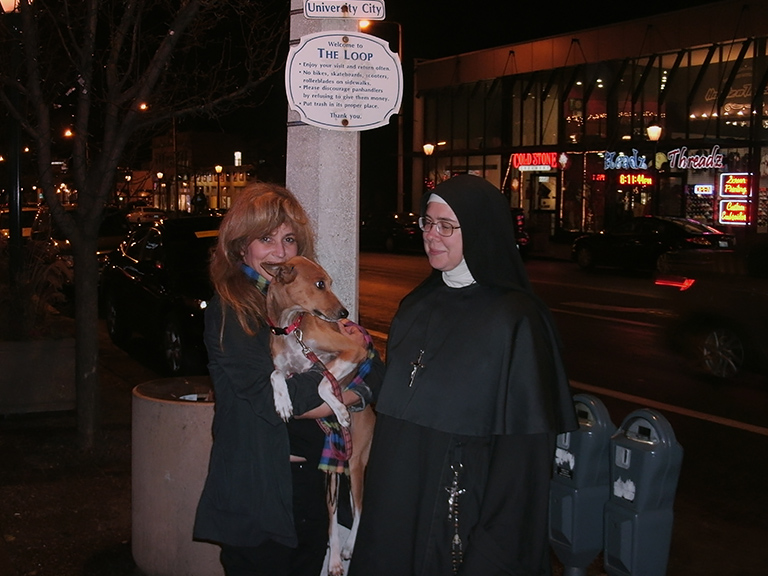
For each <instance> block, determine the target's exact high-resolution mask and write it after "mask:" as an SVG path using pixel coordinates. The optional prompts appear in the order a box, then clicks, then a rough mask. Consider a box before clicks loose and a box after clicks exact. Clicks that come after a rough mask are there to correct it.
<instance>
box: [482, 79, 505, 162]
mask: <svg viewBox="0 0 768 576" xmlns="http://www.w3.org/2000/svg"><path fill="white" fill-rule="evenodd" d="M502 94H503V90H502V83H501V82H493V83H492V84H491V85H490V87H489V89H488V93H487V96H486V98H485V123H484V126H485V142H486V147H488V148H495V147H497V146H501V144H502V141H503V140H502V135H501V134H502V110H501V102H502Z"/></svg>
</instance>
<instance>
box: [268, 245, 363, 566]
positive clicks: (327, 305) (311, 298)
mask: <svg viewBox="0 0 768 576" xmlns="http://www.w3.org/2000/svg"><path fill="white" fill-rule="evenodd" d="M262 267H263V268H264V270H265V271H266V272H267V273H268V274H269V275H270V276H272V281H271V283H270V286H269V290H268V291H267V317H268V318H269V321H270V324H271V325H272V328H271V331H272V335H271V336H270V348H271V351H272V361H273V363H274V367H275V370H274V371H273V372H272V376H271V382H272V388H273V395H274V399H275V408H276V410H277V412H278V414H280V416H281V417H282V418H283V419H284V420H286V421H287V420H288V419H289V418H290V417H291V415H292V413H293V408H292V405H291V400H290V397H289V395H288V386H287V384H286V380H285V379H286V377H287V376H289V375H290V374H295V373H301V372H306V371H307V370H309V369H310V368H312V366H313V365H314V364H315V363H317V361H319V362H320V364H321V366H323V369H324V372H326V373H330V374H331V375H332V377H333V378H335V379H336V381H337V382H343V381H344V380H345V378H346V379H347V380H349V379H350V378H351V376H352V375H353V373H354V371H355V369H356V368H357V366H358V365H359V364H360V363H361V362H362V361H363V360H364V359H365V358H366V356H367V354H368V351H367V349H366V348H365V346H362V345H360V344H357V343H356V342H355V341H354V340H353V339H351V338H349V337H347V336H346V335H344V334H342V333H341V330H340V328H339V326H338V321H339V320H342V319H344V318H347V317H348V316H349V312H348V311H347V309H346V308H345V307H344V306H343V305H342V304H341V302H339V299H338V298H337V297H336V295H335V294H334V293H333V292H332V291H331V284H332V280H331V277H330V276H329V275H328V273H327V272H326V271H325V270H324V269H323V268H322V267H321V266H320V265H319V264H317V263H316V262H313V261H312V260H310V259H308V258H305V257H303V256H294V257H293V258H290V259H289V260H288V261H286V262H280V263H262ZM318 393H319V395H320V397H321V398H322V399H323V400H324V401H325V402H326V403H327V404H328V405H329V406H330V407H331V409H332V410H333V412H334V414H335V415H336V418H337V420H338V421H339V423H340V424H341V425H342V426H343V427H345V428H349V439H350V444H351V446H352V447H353V448H352V453H351V455H349V460H348V462H349V479H350V493H351V494H350V496H351V505H352V513H353V522H352V528H351V531H350V534H349V536H348V538H347V540H346V542H345V543H344V547H343V548H342V547H341V542H340V534H339V525H338V498H337V494H338V477H337V475H336V474H329V485H328V491H327V498H326V501H327V505H328V515H329V517H330V525H329V529H328V535H329V566H328V573H329V574H330V575H331V576H342V575H343V573H344V567H343V564H342V558H344V559H348V558H350V557H351V555H352V549H353V548H354V544H355V536H356V534H357V527H358V525H359V522H360V511H361V509H362V500H363V476H364V473H365V466H366V464H367V462H368V455H369V453H370V447H371V438H372V436H373V426H374V424H375V421H376V416H375V414H374V412H373V410H372V408H371V407H370V406H366V407H365V409H363V410H362V411H359V412H351V413H350V412H349V411H348V410H347V408H346V406H344V404H343V403H342V402H341V401H340V400H339V399H338V398H337V397H336V395H335V394H334V391H333V384H332V383H331V382H330V380H329V378H328V376H327V375H326V376H324V377H323V379H322V381H321V382H320V384H319V386H318Z"/></svg>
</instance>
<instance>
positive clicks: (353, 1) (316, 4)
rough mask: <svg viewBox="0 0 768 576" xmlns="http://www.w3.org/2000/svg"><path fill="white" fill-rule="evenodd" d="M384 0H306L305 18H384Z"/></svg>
mask: <svg viewBox="0 0 768 576" xmlns="http://www.w3.org/2000/svg"><path fill="white" fill-rule="evenodd" d="M385 16H386V11H385V8H384V2H383V1H382V0H304V17H305V18H310V19H312V18H351V19H353V20H384V17H385Z"/></svg>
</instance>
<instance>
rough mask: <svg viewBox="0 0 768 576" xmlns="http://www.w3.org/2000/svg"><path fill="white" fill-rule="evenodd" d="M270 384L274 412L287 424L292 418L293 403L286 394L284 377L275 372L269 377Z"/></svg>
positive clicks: (286, 387)
mask: <svg viewBox="0 0 768 576" xmlns="http://www.w3.org/2000/svg"><path fill="white" fill-rule="evenodd" d="M270 380H271V382H272V396H273V398H274V399H275V410H277V413H278V415H279V416H280V418H282V419H283V420H285V421H286V422H288V420H290V419H291V416H293V403H292V402H291V397H290V395H289V394H288V385H287V384H286V383H285V377H283V375H282V374H281V373H280V372H278V371H277V370H275V371H274V372H272V375H271V376H270Z"/></svg>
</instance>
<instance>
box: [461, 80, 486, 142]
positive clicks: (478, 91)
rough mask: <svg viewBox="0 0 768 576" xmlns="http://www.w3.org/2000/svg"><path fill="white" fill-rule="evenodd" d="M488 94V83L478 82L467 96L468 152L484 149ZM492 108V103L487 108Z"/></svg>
mask: <svg viewBox="0 0 768 576" xmlns="http://www.w3.org/2000/svg"><path fill="white" fill-rule="evenodd" d="M487 94H488V83H487V82H478V83H477V84H475V85H474V86H472V90H471V93H470V95H469V104H468V107H469V110H468V113H469V126H468V127H467V130H468V133H467V148H469V149H470V150H482V149H483V148H485V147H486V145H487V143H486V141H485V110H486V98H487ZM491 107H492V103H491V104H490V105H489V108H491Z"/></svg>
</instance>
